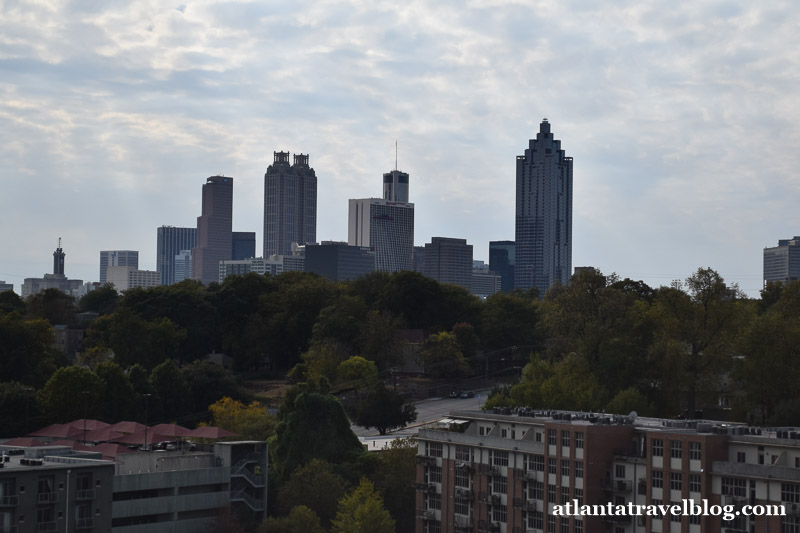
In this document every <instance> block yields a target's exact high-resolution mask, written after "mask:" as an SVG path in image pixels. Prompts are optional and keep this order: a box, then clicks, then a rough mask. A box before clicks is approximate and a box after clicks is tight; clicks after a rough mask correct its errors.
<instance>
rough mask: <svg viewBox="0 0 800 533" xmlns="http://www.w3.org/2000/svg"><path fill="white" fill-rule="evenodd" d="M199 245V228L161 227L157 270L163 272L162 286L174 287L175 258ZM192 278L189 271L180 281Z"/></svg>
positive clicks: (157, 251) (158, 232)
mask: <svg viewBox="0 0 800 533" xmlns="http://www.w3.org/2000/svg"><path fill="white" fill-rule="evenodd" d="M196 245H197V228H176V227H173V226H161V227H160V228H158V230H157V248H158V249H157V250H156V270H158V271H159V272H161V284H162V285H172V284H173V283H175V279H176V275H175V257H176V256H178V255H180V254H181V250H189V254H190V259H191V253H192V252H191V250H192V248H194V247H195V246H196ZM191 277H192V271H191V269H189V270H188V271H187V272H186V273H185V275H182V276H181V277H180V279H179V280H178V281H183V280H184V279H186V278H191Z"/></svg>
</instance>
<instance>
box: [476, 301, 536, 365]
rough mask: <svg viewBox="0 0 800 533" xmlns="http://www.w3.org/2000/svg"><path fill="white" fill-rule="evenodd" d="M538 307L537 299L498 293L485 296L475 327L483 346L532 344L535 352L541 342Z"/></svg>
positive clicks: (497, 347)
mask: <svg viewBox="0 0 800 533" xmlns="http://www.w3.org/2000/svg"><path fill="white" fill-rule="evenodd" d="M538 306H539V300H538V299H536V300H532V299H529V298H525V297H523V296H519V295H515V294H505V293H498V294H493V295H491V296H489V297H488V298H486V301H485V302H484V303H483V309H482V311H481V319H480V326H479V327H478V336H479V337H480V339H481V344H482V345H483V347H484V348H486V349H489V350H498V349H500V348H505V347H507V346H532V347H533V348H532V351H535V349H536V347H538V345H539V344H541V339H540V334H539V331H538V315H537V309H538Z"/></svg>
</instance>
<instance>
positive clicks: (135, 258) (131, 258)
mask: <svg viewBox="0 0 800 533" xmlns="http://www.w3.org/2000/svg"><path fill="white" fill-rule="evenodd" d="M116 266H120V267H133V268H139V252H138V251H136V250H105V251H102V252H100V284H101V285H105V284H106V283H108V267H116Z"/></svg>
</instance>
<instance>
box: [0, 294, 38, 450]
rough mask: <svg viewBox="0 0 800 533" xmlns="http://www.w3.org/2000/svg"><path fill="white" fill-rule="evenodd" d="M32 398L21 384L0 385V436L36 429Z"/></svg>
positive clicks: (16, 434) (7, 383)
mask: <svg viewBox="0 0 800 533" xmlns="http://www.w3.org/2000/svg"><path fill="white" fill-rule="evenodd" d="M0 294H2V293H0ZM33 398H34V391H33V389H32V388H30V387H26V386H25V385H23V384H22V383H19V382H17V381H7V382H3V383H0V436H2V437H9V438H11V437H18V436H20V435H26V434H28V433H29V432H30V431H32V430H33V429H34V428H35V427H36V425H35V424H33V423H32V421H33V420H34V419H35V418H36V416H37V413H38V411H37V410H36V403H35V402H34V401H33Z"/></svg>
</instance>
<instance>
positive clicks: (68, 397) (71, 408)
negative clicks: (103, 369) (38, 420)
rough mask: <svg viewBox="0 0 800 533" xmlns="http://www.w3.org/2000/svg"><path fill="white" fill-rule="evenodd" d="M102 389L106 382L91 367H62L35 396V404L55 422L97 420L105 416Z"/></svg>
mask: <svg viewBox="0 0 800 533" xmlns="http://www.w3.org/2000/svg"><path fill="white" fill-rule="evenodd" d="M103 389H104V383H103V380H102V379H100V378H99V377H97V375H96V374H95V373H94V372H92V371H91V370H89V369H88V368H83V367H80V366H67V367H62V368H59V369H58V370H56V371H55V372H54V373H53V376H52V377H51V378H50V379H49V380H47V383H46V384H45V386H44V388H42V389H41V390H40V391H39V392H38V393H37V394H36V403H37V404H38V407H39V410H40V411H41V412H42V413H43V414H45V415H46V416H47V417H48V418H49V419H50V420H51V421H53V422H59V423H64V422H69V421H70V420H76V419H79V418H98V417H100V416H101V415H102V405H103ZM84 391H85V392H86V394H84ZM84 415H85V416H84Z"/></svg>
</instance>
